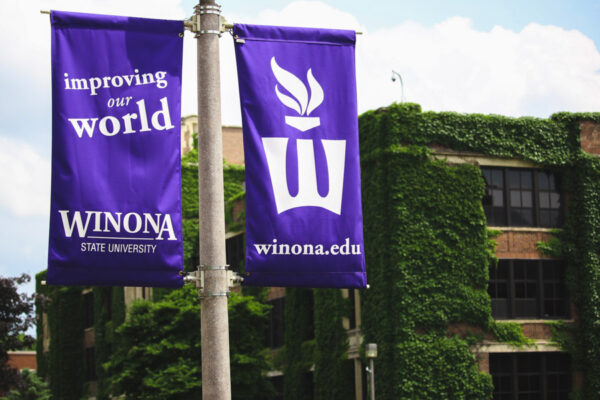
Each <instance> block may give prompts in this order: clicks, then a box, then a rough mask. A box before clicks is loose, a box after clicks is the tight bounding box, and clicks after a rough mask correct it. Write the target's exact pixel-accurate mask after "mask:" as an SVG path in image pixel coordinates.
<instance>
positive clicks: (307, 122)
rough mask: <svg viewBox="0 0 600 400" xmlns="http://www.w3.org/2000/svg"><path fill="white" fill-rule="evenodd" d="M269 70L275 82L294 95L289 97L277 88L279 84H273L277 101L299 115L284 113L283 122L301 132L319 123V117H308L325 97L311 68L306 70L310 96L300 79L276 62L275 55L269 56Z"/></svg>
mask: <svg viewBox="0 0 600 400" xmlns="http://www.w3.org/2000/svg"><path fill="white" fill-rule="evenodd" d="M271 70H272V71H273V75H275V78H276V79H277V82H279V84H280V85H281V86H282V87H283V88H284V89H286V90H287V91H288V92H289V93H290V94H291V95H292V96H294V97H290V96H288V95H286V94H284V93H282V92H281V91H280V90H279V86H278V85H275V93H276V94H277V97H278V98H279V101H281V102H282V103H283V105H285V106H286V107H289V108H291V109H292V110H294V111H296V112H297V113H298V114H299V115H300V116H299V117H292V116H289V115H286V116H285V123H286V124H288V125H289V126H291V127H294V128H296V129H298V130H300V131H302V132H305V131H307V130H309V129H312V128H316V127H317V126H319V125H321V119H320V118H319V117H309V116H310V113H311V112H313V111H314V109H315V108H317V107H318V106H319V105H321V103H322V102H323V99H324V97H325V96H324V94H323V88H322V87H321V85H319V82H317V80H316V79H315V77H314V76H313V73H312V69H310V68H309V69H308V71H307V72H306V80H307V81H308V85H309V87H310V98H309V95H308V90H307V89H306V86H305V85H304V83H302V81H301V80H300V79H299V78H298V77H297V76H296V75H294V74H292V73H291V72H289V71H286V70H285V69H283V68H281V67H280V66H279V65H278V64H277V61H276V60H275V57H272V58H271Z"/></svg>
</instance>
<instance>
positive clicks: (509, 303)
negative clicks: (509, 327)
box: [488, 259, 571, 320]
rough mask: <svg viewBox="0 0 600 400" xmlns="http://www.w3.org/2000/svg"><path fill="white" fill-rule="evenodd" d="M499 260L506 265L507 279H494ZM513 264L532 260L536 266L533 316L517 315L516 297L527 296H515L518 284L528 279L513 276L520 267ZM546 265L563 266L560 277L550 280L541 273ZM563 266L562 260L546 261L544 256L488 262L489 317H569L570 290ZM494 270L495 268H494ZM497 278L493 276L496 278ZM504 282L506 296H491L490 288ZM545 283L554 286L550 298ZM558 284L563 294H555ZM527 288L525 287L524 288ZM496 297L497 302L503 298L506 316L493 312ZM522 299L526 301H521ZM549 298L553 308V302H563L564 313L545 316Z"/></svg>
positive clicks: (517, 299) (553, 318) (497, 287)
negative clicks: (496, 262) (542, 257)
mask: <svg viewBox="0 0 600 400" xmlns="http://www.w3.org/2000/svg"><path fill="white" fill-rule="evenodd" d="M500 263H506V264H507V266H506V267H507V268H508V271H507V278H506V279H504V278H502V277H501V278H496V276H497V274H494V272H496V271H498V269H499V268H500ZM516 263H528V264H529V263H531V264H533V265H535V268H536V274H535V284H536V296H535V309H536V312H535V316H532V315H519V314H520V313H519V312H518V310H517V307H518V301H519V299H526V298H527V297H517V284H521V285H527V282H530V281H531V279H529V278H527V277H525V278H518V277H515V268H522V267H520V266H518V265H517V266H515V264H516ZM545 267H554V268H556V267H560V268H562V271H561V273H562V277H558V278H557V277H556V276H554V277H553V279H550V278H549V277H548V276H547V275H544V268H545ZM566 269H567V266H566V264H565V263H564V262H563V261H560V260H546V259H535V260H532V259H500V260H498V265H490V270H489V282H488V294H489V295H490V304H491V306H492V317H493V318H494V319H497V320H518V319H539V320H561V319H569V318H571V302H570V297H569V293H568V290H567V285H566V278H565V274H566ZM494 270H496V271H494ZM495 278H496V279H495ZM504 282H505V284H506V297H497V296H496V297H492V291H493V290H494V291H496V292H498V291H499V286H498V285H501V284H502V283H504ZM546 285H553V289H552V290H553V292H554V293H553V294H552V296H551V297H550V296H549V295H546V293H545V292H546V287H545V286H546ZM557 285H561V286H562V290H563V291H564V296H562V297H560V296H557V295H556V293H557V289H558V288H557ZM525 290H527V289H525ZM495 300H497V301H498V303H499V302H500V301H506V316H504V315H498V312H494V301H495ZM522 301H525V300H522ZM549 301H551V302H553V303H554V305H553V306H552V307H556V303H557V302H559V303H562V305H563V307H564V311H565V313H564V314H559V313H556V312H553V315H548V309H547V308H546V307H548V304H547V303H548V302H549Z"/></svg>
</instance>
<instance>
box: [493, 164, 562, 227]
mask: <svg viewBox="0 0 600 400" xmlns="http://www.w3.org/2000/svg"><path fill="white" fill-rule="evenodd" d="M481 172H482V174H483V179H484V180H485V195H484V196H483V209H484V211H485V215H486V217H487V221H488V225H491V226H540V227H557V226H560V224H561V223H562V206H561V196H560V192H559V191H558V190H559V189H558V186H559V185H558V176H557V175H556V174H554V173H551V172H547V171H540V170H533V169H517V168H489V167H482V168H481Z"/></svg>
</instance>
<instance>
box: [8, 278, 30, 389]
mask: <svg viewBox="0 0 600 400" xmlns="http://www.w3.org/2000/svg"><path fill="white" fill-rule="evenodd" d="M30 279H31V278H30V277H29V275H27V274H23V275H21V276H20V277H15V278H5V277H1V276H0V391H8V390H9V389H11V388H14V387H18V386H19V385H21V384H22V379H21V377H20V375H19V371H18V370H16V369H14V368H11V367H10V366H9V365H8V351H9V350H16V349H20V348H23V347H28V346H30V345H31V344H32V343H33V342H34V339H33V338H32V337H31V336H29V335H26V334H25V332H26V331H27V329H29V327H30V326H32V324H33V323H34V316H33V314H32V312H33V301H34V295H31V296H28V295H27V294H25V293H19V292H18V290H17V286H19V285H22V284H23V283H26V282H29V280H30Z"/></svg>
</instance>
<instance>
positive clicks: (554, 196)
mask: <svg viewBox="0 0 600 400" xmlns="http://www.w3.org/2000/svg"><path fill="white" fill-rule="evenodd" d="M550 208H553V209H557V208H560V194H558V193H550Z"/></svg>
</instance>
